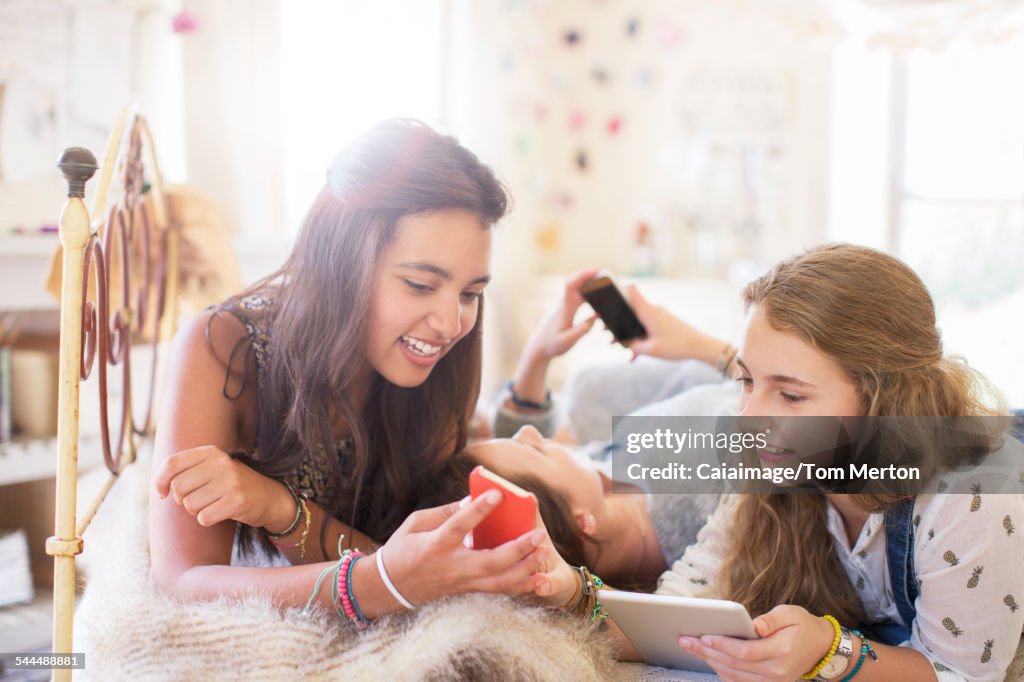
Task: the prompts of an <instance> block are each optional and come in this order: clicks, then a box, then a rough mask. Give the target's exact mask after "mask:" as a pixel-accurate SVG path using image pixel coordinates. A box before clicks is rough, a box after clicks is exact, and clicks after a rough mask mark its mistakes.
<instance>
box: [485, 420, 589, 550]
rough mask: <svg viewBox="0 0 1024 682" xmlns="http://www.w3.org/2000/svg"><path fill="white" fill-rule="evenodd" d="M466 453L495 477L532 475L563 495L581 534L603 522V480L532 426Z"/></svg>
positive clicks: (586, 463) (581, 458)
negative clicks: (495, 475) (496, 475)
mask: <svg viewBox="0 0 1024 682" xmlns="http://www.w3.org/2000/svg"><path fill="white" fill-rule="evenodd" d="M468 452H469V455H470V456H471V457H472V458H473V460H474V461H476V462H479V463H480V464H483V465H484V466H485V467H487V468H488V469H490V470H491V471H494V472H495V473H497V474H498V475H499V476H504V477H506V478H509V479H513V480H514V479H515V478H517V477H519V476H533V477H536V478H538V479H540V481H541V482H542V483H544V484H546V485H547V486H548V487H550V488H551V489H553V490H554V491H556V492H558V493H561V494H562V495H564V496H565V497H566V499H567V500H568V502H569V506H570V507H571V510H572V514H573V517H574V518H575V519H576V523H577V525H578V526H579V528H580V530H582V531H583V532H584V533H587V534H588V535H589V534H592V533H594V531H595V530H596V529H597V528H598V526H599V525H600V524H601V523H602V522H603V520H604V518H605V514H606V509H605V495H606V494H607V491H608V487H607V485H606V482H605V479H604V477H603V476H601V474H600V472H598V471H597V469H595V468H594V466H593V465H592V464H591V463H590V461H589V460H588V459H586V457H585V456H583V455H577V454H574V453H573V452H572V451H570V450H569V449H568V448H566V447H565V446H563V445H562V444H561V443H558V442H556V441H554V440H551V439H549V438H544V437H543V436H542V435H541V434H540V432H539V431H537V429H535V428H534V427H532V426H524V427H523V428H521V429H519V431H518V432H517V433H516V435H515V436H513V437H512V438H499V439H494V440H488V441H483V442H481V443H476V444H474V445H471V446H470V447H469V448H468Z"/></svg>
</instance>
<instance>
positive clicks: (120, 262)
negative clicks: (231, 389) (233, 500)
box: [46, 106, 178, 680]
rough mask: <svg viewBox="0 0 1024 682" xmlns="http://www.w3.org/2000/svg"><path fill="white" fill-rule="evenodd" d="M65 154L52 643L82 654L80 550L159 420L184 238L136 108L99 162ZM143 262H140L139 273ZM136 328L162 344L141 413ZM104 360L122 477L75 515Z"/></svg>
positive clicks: (114, 459) (108, 439) (110, 454)
mask: <svg viewBox="0 0 1024 682" xmlns="http://www.w3.org/2000/svg"><path fill="white" fill-rule="evenodd" d="M58 165H59V167H60V169H61V171H62V172H63V174H64V177H65V178H66V179H67V181H68V200H67V202H66V203H65V205H64V210H63V212H62V214H61V219H60V241H61V246H62V248H63V261H62V270H61V272H62V280H61V314H60V391H59V406H58V421H57V447H58V454H57V457H58V464H57V507H56V519H55V522H54V527H55V530H54V536H53V537H51V538H49V539H48V540H47V542H46V551H47V553H48V554H50V555H51V556H53V558H54V576H53V583H54V594H53V604H54V625H53V651H54V653H58V654H61V653H71V646H72V624H73V622H72V621H73V609H74V598H75V589H74V588H75V562H74V558H75V556H76V555H77V554H80V553H81V551H82V535H83V534H84V532H85V529H86V528H87V527H88V525H89V522H90V521H91V520H92V517H93V516H94V515H95V513H96V510H97V509H98V508H99V506H100V504H102V502H103V500H104V499H105V497H106V495H107V493H108V492H109V491H110V488H111V487H112V486H113V484H114V482H115V481H116V480H117V476H118V475H119V474H120V473H121V472H122V471H123V470H124V468H125V467H127V466H128V465H130V464H131V463H132V462H134V461H135V457H136V453H137V447H138V443H139V439H140V438H141V437H142V436H144V435H145V434H147V433H149V432H150V431H151V430H152V427H153V418H152V412H153V402H154V401H153V394H154V391H155V383H156V382H155V379H156V372H157V355H158V354H157V344H158V343H159V341H160V340H161V338H167V337H169V336H170V334H171V333H173V325H174V319H173V318H174V317H175V315H174V311H175V308H176V306H175V305H174V302H175V301H176V295H177V269H178V268H177V247H178V244H177V235H176V233H175V230H174V229H172V227H171V226H170V225H169V223H168V219H167V205H166V200H165V198H164V191H163V190H164V188H163V179H162V177H161V175H160V169H159V166H158V165H157V159H156V154H155V150H154V147H153V139H152V135H151V134H150V130H149V126H148V125H147V123H146V120H145V119H144V118H143V117H142V116H141V115H139V114H138V112H137V111H136V109H135V107H133V106H131V107H127V108H125V110H124V111H122V113H121V115H120V116H119V117H118V120H117V123H116V125H115V126H114V129H113V130H112V131H111V134H110V137H109V138H108V139H107V147H106V150H105V152H104V155H103V162H102V164H101V165H100V166H97V164H96V158H95V157H94V156H93V154H92V153H91V152H90V151H89V150H88V149H84V148H82V147H72V148H69V149H67V150H65V152H64V154H63V155H62V156H61V158H60V161H59V162H58ZM97 168H99V170H100V177H99V182H98V185H97V186H96V192H95V194H94V196H93V202H92V210H91V211H90V210H87V209H86V207H85V202H84V197H85V184H86V182H88V181H89V179H90V178H91V177H92V176H93V174H94V173H95V172H96V170H97ZM115 173H116V174H117V175H116V177H115ZM108 204H109V205H110V208H109V210H108V209H107V205H108ZM154 256H155V257H154ZM136 270H139V271H141V272H140V273H138V275H137V274H136V272H135V271H136ZM133 337H135V338H145V339H147V341H148V342H149V343H152V344H153V353H152V363H151V365H150V381H149V390H148V395H146V396H143V398H144V402H145V411H144V413H143V416H142V417H141V418H139V419H136V413H135V410H134V409H133V405H134V401H133V398H134V396H133V395H132V384H131V354H130V352H129V350H130V347H131V343H132V339H133ZM97 362H98V364H97ZM94 366H95V369H96V371H97V375H98V390H99V404H100V422H101V423H100V430H101V441H102V445H103V457H104V461H105V462H106V465H107V469H108V470H109V471H110V473H111V476H110V478H109V479H108V480H107V482H106V484H105V485H104V486H103V488H102V489H101V490H100V492H99V494H98V495H97V497H96V499H95V500H94V501H93V503H92V505H91V506H90V507H89V508H88V510H87V511H86V513H85V514H83V516H82V520H81V523H79V524H77V526H76V501H77V500H76V491H77V483H78V426H79V425H78V414H79V384H80V382H81V381H84V380H86V379H88V378H89V376H90V375H91V373H92V371H93V369H94ZM108 366H120V367H121V368H122V370H121V371H122V396H121V404H120V417H119V419H118V420H117V422H118V425H117V428H116V429H113V430H112V429H111V428H110V426H109V414H108V413H109V411H110V410H109V405H110V401H108V384H107V368H108ZM54 679H56V680H59V679H70V670H55V671H54Z"/></svg>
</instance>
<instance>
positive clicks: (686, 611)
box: [599, 590, 757, 672]
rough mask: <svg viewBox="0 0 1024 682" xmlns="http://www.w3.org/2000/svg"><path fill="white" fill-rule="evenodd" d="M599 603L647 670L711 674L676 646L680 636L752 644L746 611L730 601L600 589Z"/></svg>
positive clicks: (751, 633) (750, 621)
mask: <svg viewBox="0 0 1024 682" xmlns="http://www.w3.org/2000/svg"><path fill="white" fill-rule="evenodd" d="M599 601H600V602H601V604H603V605H604V608H605V609H606V610H607V611H608V615H610V616H611V617H612V618H613V619H614V620H615V623H616V624H617V625H618V626H619V627H620V628H621V629H622V632H623V633H624V634H625V635H626V637H627V638H628V639H629V641H630V642H631V643H632V644H633V646H634V647H635V648H636V650H637V652H638V653H639V654H640V655H641V656H642V657H643V659H644V660H645V661H647V662H648V663H650V664H651V665H660V666H662V667H665V668H680V669H682V670H700V671H702V672H714V671H713V670H711V668H710V667H708V666H707V665H705V664H704V663H703V662H702V661H701V660H700V659H699V658H697V657H696V656H693V655H691V654H688V653H687V652H685V651H683V650H682V649H681V648H680V647H679V643H678V642H677V640H678V639H679V636H680V635H691V636H694V637H700V636H701V635H724V636H726V637H737V638H740V639H757V632H756V631H755V630H754V622H753V621H752V620H751V619H750V614H748V613H747V609H746V608H744V606H743V605H742V604H737V603H736V602H734V601H725V600H723V599H696V598H693V597H673V596H668V595H661V594H643V593H640V592H622V591H619V590H601V592H600V593H599Z"/></svg>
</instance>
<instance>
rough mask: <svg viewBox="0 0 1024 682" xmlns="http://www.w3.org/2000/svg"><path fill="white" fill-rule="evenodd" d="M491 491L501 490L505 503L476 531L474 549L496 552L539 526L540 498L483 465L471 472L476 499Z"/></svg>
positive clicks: (474, 530)
mask: <svg viewBox="0 0 1024 682" xmlns="http://www.w3.org/2000/svg"><path fill="white" fill-rule="evenodd" d="M488 490H500V491H501V495H502V497H501V504H499V505H498V506H497V507H495V508H494V509H493V510H492V511H491V513H490V514H488V515H487V518H485V519H484V520H483V521H481V522H480V524H479V525H478V526H477V527H476V528H474V529H473V549H494V548H495V547H497V546H499V545H503V544H505V543H506V542H508V541H510V540H515V539H516V538H518V537H519V536H520V535H522V534H523V533H528V532H530V531H531V530H533V529H534V528H536V527H537V498H536V497H535V496H534V495H533V493H531V492H527V491H525V490H523V489H522V488H520V487H519V486H517V485H516V484H515V483H512V482H511V481H506V480H505V479H504V478H502V477H501V476H499V475H498V474H496V473H494V472H493V471H490V470H488V469H487V468H486V467H484V466H483V465H482V464H481V465H478V466H477V467H476V468H475V469H473V471H471V472H470V473H469V494H470V496H472V498H473V499H474V500H475V499H476V498H478V497H480V496H481V495H483V494H484V493H486V492H487V491H488Z"/></svg>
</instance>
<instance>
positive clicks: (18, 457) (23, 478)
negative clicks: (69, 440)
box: [0, 435, 103, 486]
mask: <svg viewBox="0 0 1024 682" xmlns="http://www.w3.org/2000/svg"><path fill="white" fill-rule="evenodd" d="M99 466H103V445H102V444H101V443H100V439H99V438H98V437H91V438H90V437H87V436H84V435H83V436H81V437H80V438H79V439H78V472H79V474H82V473H84V472H86V471H89V470H90V469H94V468H96V467H99ZM56 475H57V439H56V438H27V439H22V440H17V439H16V440H13V441H10V442H8V443H3V444H0V486H4V485H12V484H15V483H26V482H28V481H38V480H43V479H47V478H53V477H54V476H56Z"/></svg>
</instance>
